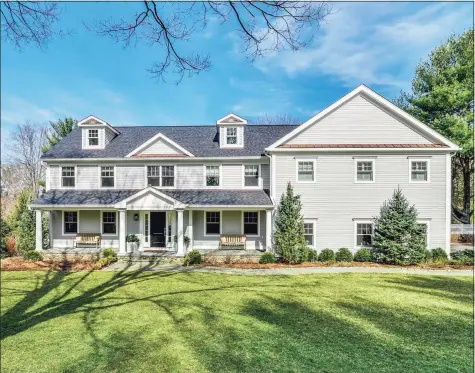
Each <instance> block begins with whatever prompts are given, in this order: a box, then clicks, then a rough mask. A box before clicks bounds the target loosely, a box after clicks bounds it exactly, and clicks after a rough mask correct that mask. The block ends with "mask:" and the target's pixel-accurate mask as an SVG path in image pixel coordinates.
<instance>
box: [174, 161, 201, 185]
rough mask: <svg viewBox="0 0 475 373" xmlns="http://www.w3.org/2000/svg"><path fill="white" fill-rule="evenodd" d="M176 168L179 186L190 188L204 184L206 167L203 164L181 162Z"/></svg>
mask: <svg viewBox="0 0 475 373" xmlns="http://www.w3.org/2000/svg"><path fill="white" fill-rule="evenodd" d="M176 168H177V169H176V187H177V188H180V189H188V188H201V187H203V186H204V176H203V172H204V171H203V170H204V167H203V165H202V164H183V165H181V164H180V165H177V167H176Z"/></svg>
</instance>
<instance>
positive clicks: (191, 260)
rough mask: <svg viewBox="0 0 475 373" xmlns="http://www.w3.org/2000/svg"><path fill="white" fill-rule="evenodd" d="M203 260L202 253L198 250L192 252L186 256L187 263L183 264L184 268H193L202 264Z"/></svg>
mask: <svg viewBox="0 0 475 373" xmlns="http://www.w3.org/2000/svg"><path fill="white" fill-rule="evenodd" d="M202 262H203V258H202V256H201V253H200V252H199V251H198V250H191V251H190V252H189V253H188V254H186V255H185V261H184V262H183V265H184V266H192V265H194V264H201V263H202Z"/></svg>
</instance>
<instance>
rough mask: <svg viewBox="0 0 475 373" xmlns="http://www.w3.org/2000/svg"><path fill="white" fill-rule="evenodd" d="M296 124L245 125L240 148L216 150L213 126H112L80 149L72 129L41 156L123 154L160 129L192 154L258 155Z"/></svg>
mask: <svg viewBox="0 0 475 373" xmlns="http://www.w3.org/2000/svg"><path fill="white" fill-rule="evenodd" d="M296 127H298V126H294V125H247V126H245V127H244V147H243V148H242V149H220V147H219V143H218V134H217V128H216V126H173V127H172V126H137V127H115V128H116V129H117V130H118V131H120V135H117V136H116V137H115V138H114V139H113V140H112V141H111V142H110V143H109V144H107V146H106V147H105V149H97V150H83V149H82V148H81V147H82V144H81V129H80V128H76V129H74V130H73V131H72V132H71V133H70V134H69V135H68V136H66V137H65V138H64V139H63V140H61V141H60V142H59V143H58V144H56V145H55V146H53V147H52V148H51V149H50V150H49V151H48V152H47V153H45V154H44V155H43V157H42V158H115V157H124V156H126V155H127V154H129V153H130V152H131V151H133V150H134V149H136V148H137V147H139V146H140V145H142V144H143V143H144V142H146V141H147V140H149V139H150V138H152V137H153V136H155V135H156V134H157V133H159V132H161V133H162V134H164V135H165V136H167V137H168V138H170V139H171V140H173V141H175V142H176V143H177V144H179V145H181V146H182V147H183V148H185V149H186V150H188V151H189V152H191V153H192V154H193V155H194V156H196V157H239V156H259V155H261V154H262V153H263V152H264V149H265V148H266V147H268V146H269V145H271V144H273V143H274V142H276V141H277V140H278V139H280V138H281V137H283V136H285V135H286V134H287V133H289V132H290V131H292V130H293V129H295V128H296Z"/></svg>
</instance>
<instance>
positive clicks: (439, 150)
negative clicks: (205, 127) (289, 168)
mask: <svg viewBox="0 0 475 373" xmlns="http://www.w3.org/2000/svg"><path fill="white" fill-rule="evenodd" d="M360 151H362V152H371V153H378V152H384V153H386V152H397V153H410V152H413V151H415V152H426V153H433V152H437V153H451V152H454V151H456V150H455V149H453V148H275V149H270V148H266V152H269V153H311V152H320V153H327V152H346V153H348V152H350V153H355V152H360Z"/></svg>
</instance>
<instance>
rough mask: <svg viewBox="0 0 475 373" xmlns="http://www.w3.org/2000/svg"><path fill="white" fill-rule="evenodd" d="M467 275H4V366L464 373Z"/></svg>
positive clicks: (468, 333) (468, 360)
mask: <svg viewBox="0 0 475 373" xmlns="http://www.w3.org/2000/svg"><path fill="white" fill-rule="evenodd" d="M472 280H473V279H472V278H471V277H442V276H441V277H437V276H415V275H381V274H378V275H377V274H338V275H306V276H237V275H223V274H206V273H156V272H122V273H114V272H69V273H68V272H3V273H2V310H1V311H2V326H1V327H2V329H1V332H2V335H1V338H2V344H1V353H2V356H1V357H2V359H1V364H2V370H1V371H2V372H5V373H6V372H15V373H21V372H35V373H41V372H48V373H57V372H64V373H65V372H71V373H81V372H87V373H94V372H100V373H109V372H115V373H118V372H124V373H125V372H127V373H135V372H144V373H152V372H194V373H195V372H220V373H221V372H262V373H267V372H364V373H370V372H378V373H381V372H391V373H396V372H404V373H407V372H411V373H415V372H430V373H436V372H444V373H448V372H454V373H455V372H472V371H473V363H472V362H473V355H472V349H473V346H472V341H473V313H472V302H473V296H472V293H473V285H472Z"/></svg>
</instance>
